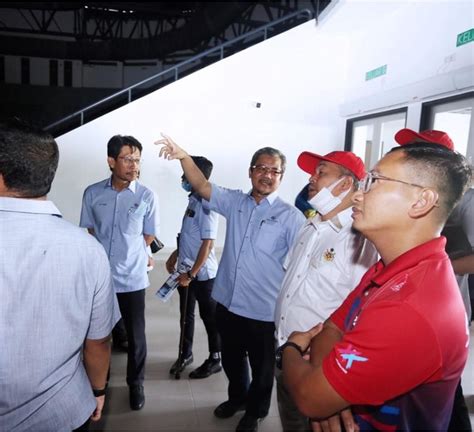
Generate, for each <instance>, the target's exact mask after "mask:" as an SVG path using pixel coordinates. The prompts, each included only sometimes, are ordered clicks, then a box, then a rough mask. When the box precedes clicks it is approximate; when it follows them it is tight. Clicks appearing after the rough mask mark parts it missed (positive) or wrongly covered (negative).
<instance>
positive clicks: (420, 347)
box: [279, 142, 472, 430]
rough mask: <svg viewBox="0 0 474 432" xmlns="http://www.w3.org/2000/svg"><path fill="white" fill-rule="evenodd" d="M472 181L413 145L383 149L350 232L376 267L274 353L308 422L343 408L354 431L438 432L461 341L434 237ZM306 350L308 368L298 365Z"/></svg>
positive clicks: (455, 300)
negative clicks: (325, 315)
mask: <svg viewBox="0 0 474 432" xmlns="http://www.w3.org/2000/svg"><path fill="white" fill-rule="evenodd" d="M471 178H472V171H471V168H470V167H469V165H468V164H467V161H466V159H465V158H464V157H463V156H462V155H460V154H458V153H455V152H453V151H452V150H451V149H448V148H447V147H446V146H443V145H438V144H433V143H429V142H417V143H414V144H407V145H404V146H400V147H397V148H394V149H392V150H391V151H390V152H389V153H388V154H387V155H386V156H384V157H383V158H382V159H381V160H380V161H379V162H378V163H377V164H376V166H375V167H374V169H373V170H372V171H371V172H370V173H368V175H367V176H366V178H365V179H363V180H362V181H361V183H360V190H359V191H358V192H357V193H356V194H355V196H354V198H353V200H354V208H353V219H354V224H353V226H354V228H356V229H357V230H359V231H360V232H361V233H362V234H364V235H365V236H366V237H367V238H368V239H369V240H371V241H372V242H373V243H374V244H375V246H376V247H377V250H378V251H379V253H380V256H381V260H380V261H379V262H378V263H376V264H375V265H374V266H373V267H371V268H370V269H369V271H368V272H367V273H366V274H365V275H364V276H363V278H362V280H361V282H360V284H359V285H358V286H357V288H356V289H355V290H354V291H353V292H352V293H351V294H350V295H349V296H348V297H347V299H346V300H345V301H344V303H343V304H342V305H341V307H340V308H338V309H337V310H336V311H335V312H334V313H333V314H332V315H331V317H330V318H329V319H328V320H327V321H326V322H325V323H324V326H323V327H322V328H321V326H320V325H319V326H316V327H314V328H313V329H311V330H310V331H308V332H304V333H299V332H295V333H293V334H292V335H291V336H290V338H289V339H288V341H289V343H290V344H288V345H286V347H288V348H290V349H286V347H285V346H282V347H281V348H280V349H279V350H280V352H279V354H280V355H281V357H282V363H283V375H284V379H285V384H286V386H287V387H288V390H289V391H290V394H291V396H292V397H293V399H294V400H295V402H296V405H297V406H298V408H299V409H300V411H301V412H303V413H304V414H305V415H308V416H310V417H313V418H318V419H325V418H329V417H331V416H333V415H334V414H336V413H338V412H341V411H342V410H345V409H346V408H348V407H350V408H351V410H352V413H353V414H354V418H355V421H356V423H357V425H358V426H359V427H360V429H362V430H377V429H383V430H446V429H447V426H448V423H449V418H450V415H451V410H452V405H453V397H454V392H455V389H456V386H457V384H458V381H459V378H460V376H461V372H462V370H463V368H464V365H465V362H466V358H467V346H468V337H469V336H468V331H467V322H466V319H465V313H464V306H463V302H462V299H461V295H460V293H459V289H458V286H457V283H456V279H455V276H454V273H453V269H452V266H451V264H450V261H449V258H448V256H447V255H446V252H445V250H444V249H445V238H444V237H440V232H441V230H442V228H443V226H444V223H445V222H446V219H447V217H448V215H449V213H450V211H451V210H452V208H453V207H454V206H455V204H456V202H457V201H458V200H459V199H460V197H461V196H462V194H463V193H464V191H465V190H466V188H467V187H468V185H469V184H470V182H471ZM309 346H311V360H310V362H308V361H306V360H304V359H303V357H302V355H301V353H302V352H305V351H306V350H307V348H308V347H309ZM346 412H347V411H346ZM333 420H334V417H333V418H332V420H331V421H333ZM323 421H324V420H323ZM338 421H339V420H337V422H338ZM328 423H329V421H328ZM323 426H330V425H323Z"/></svg>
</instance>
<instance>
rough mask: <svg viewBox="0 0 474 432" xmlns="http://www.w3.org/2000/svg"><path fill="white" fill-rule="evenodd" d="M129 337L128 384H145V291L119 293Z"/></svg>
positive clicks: (121, 309)
mask: <svg viewBox="0 0 474 432" xmlns="http://www.w3.org/2000/svg"><path fill="white" fill-rule="evenodd" d="M117 299H118V303H119V306H120V312H121V314H122V319H123V322H124V324H125V329H126V330H127V336H128V361H127V384H128V385H129V386H130V385H137V384H143V380H144V378H145V359H146V351H147V350H146V337H145V290H144V289H142V290H139V291H133V292H127V293H117Z"/></svg>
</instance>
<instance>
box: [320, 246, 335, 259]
mask: <svg viewBox="0 0 474 432" xmlns="http://www.w3.org/2000/svg"><path fill="white" fill-rule="evenodd" d="M335 257H336V251H335V250H334V249H333V248H331V249H326V251H325V252H324V253H323V258H324V261H328V262H331V261H334V258H335Z"/></svg>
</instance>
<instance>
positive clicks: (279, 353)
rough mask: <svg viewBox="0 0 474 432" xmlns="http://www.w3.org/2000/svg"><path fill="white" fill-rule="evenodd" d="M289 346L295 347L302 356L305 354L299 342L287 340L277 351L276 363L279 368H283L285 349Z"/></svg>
mask: <svg viewBox="0 0 474 432" xmlns="http://www.w3.org/2000/svg"><path fill="white" fill-rule="evenodd" d="M288 347H293V348H295V349H296V350H297V351H298V352H299V353H300V354H301V356H303V354H304V352H303V350H302V349H301V347H300V346H299V345H298V344H296V343H294V342H285V343H284V344H283V345H282V346H280V347H278V348H277V350H276V351H275V364H276V367H277V368H278V369H281V368H282V362H283V351H284V350H285V348H288Z"/></svg>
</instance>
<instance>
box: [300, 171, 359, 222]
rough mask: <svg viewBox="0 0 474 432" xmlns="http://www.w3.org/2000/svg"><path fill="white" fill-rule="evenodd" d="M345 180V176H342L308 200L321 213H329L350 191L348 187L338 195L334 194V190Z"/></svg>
mask: <svg viewBox="0 0 474 432" xmlns="http://www.w3.org/2000/svg"><path fill="white" fill-rule="evenodd" d="M343 180H344V177H341V178H340V179H338V180H336V181H335V182H334V183H332V184H330V185H329V186H328V187H323V188H322V189H321V190H320V191H319V192H318V193H317V194H316V195H315V196H314V197H313V198H311V199H310V200H309V201H308V202H309V203H310V204H311V205H312V206H313V207H314V209H315V210H316V211H317V212H318V213H319V214H320V215H322V216H324V215H327V214H328V213H329V212H330V211H331V210H334V209H335V208H336V207H337V206H338V205H339V204H341V202H342V200H343V199H344V197H345V196H346V195H347V194H348V193H349V192H350V189H347V190H346V191H344V192H342V193H341V194H340V195H339V196H337V197H336V196H334V195H333V194H332V190H333V189H334V188H335V187H336V186H337V185H338V184H339V183H341V182H342V181H343Z"/></svg>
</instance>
